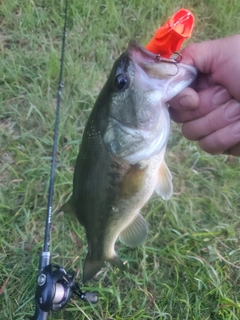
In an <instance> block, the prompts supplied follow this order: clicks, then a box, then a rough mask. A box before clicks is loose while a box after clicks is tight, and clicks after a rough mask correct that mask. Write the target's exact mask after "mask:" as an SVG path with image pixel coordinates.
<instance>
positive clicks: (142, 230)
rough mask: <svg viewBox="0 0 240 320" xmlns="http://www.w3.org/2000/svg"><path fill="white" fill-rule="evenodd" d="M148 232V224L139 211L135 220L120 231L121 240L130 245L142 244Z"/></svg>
mask: <svg viewBox="0 0 240 320" xmlns="http://www.w3.org/2000/svg"><path fill="white" fill-rule="evenodd" d="M147 234H148V225H147V222H146V221H145V219H144V218H143V216H142V215H141V214H140V213H139V214H138V215H137V216H136V217H135V218H134V220H133V221H132V222H131V223H130V224H129V225H128V226H127V227H126V228H125V229H124V230H123V231H122V232H121V233H120V235H119V240H120V241H121V242H122V243H124V244H126V245H127V246H129V247H136V246H139V245H140V244H142V243H143V242H144V241H145V239H146V237H147Z"/></svg>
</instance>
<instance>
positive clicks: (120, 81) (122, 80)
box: [115, 74, 129, 90]
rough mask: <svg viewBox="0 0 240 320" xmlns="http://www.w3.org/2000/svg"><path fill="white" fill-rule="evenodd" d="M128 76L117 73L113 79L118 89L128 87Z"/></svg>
mask: <svg viewBox="0 0 240 320" xmlns="http://www.w3.org/2000/svg"><path fill="white" fill-rule="evenodd" d="M128 83H129V81H128V78H127V77H126V76H125V74H119V75H118V76H117V77H116V79H115V86H116V88H117V89H118V90H124V89H127V87H128Z"/></svg>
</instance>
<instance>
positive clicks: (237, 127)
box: [169, 35, 240, 156]
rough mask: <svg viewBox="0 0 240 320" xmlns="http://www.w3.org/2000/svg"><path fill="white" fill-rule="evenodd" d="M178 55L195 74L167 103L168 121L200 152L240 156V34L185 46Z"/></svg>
mask: <svg viewBox="0 0 240 320" xmlns="http://www.w3.org/2000/svg"><path fill="white" fill-rule="evenodd" d="M182 55H183V59H182V62H183V63H186V64H190V65H193V66H195V67H196V68H197V69H198V70H199V74H198V77H197V79H196V82H195V83H194V84H193V86H192V89H191V88H186V89H184V90H183V91H182V92H181V93H179V94H178V95H177V96H176V97H174V98H173V99H172V100H171V101H170V102H169V103H170V108H169V111H170V115H171V118H172V120H174V121H176V122H179V123H183V126H182V133H183V135H184V136H185V137H186V138H187V139H189V140H194V141H198V143H199V146H200V147H201V148H202V149H203V150H204V151H206V152H209V153H211V154H220V153H227V154H232V155H235V156H240V58H239V57H240V35H234V36H230V37H227V38H222V39H218V40H212V41H206V42H202V43H196V44H192V45H189V46H188V47H186V48H185V49H183V51H182Z"/></svg>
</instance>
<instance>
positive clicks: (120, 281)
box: [0, 0, 240, 320]
mask: <svg viewBox="0 0 240 320" xmlns="http://www.w3.org/2000/svg"><path fill="white" fill-rule="evenodd" d="M182 7H185V8H187V9H190V10H191V11H192V12H193V13H194V15H195V17H196V23H195V28H194V32H193V36H192V38H191V39H190V41H189V42H196V41H202V40H206V39H214V38H217V37H222V36H226V35H230V34H233V33H237V32H240V1H239V0H225V1H223V0H219V1H215V0H208V1H206V0H202V1H196V0H189V1H187V0H186V1H176V0H173V1H171V2H170V1H167V0H163V1H159V0H149V1H141V0H139V1H136V0H129V1H124V0H123V1H113V0H105V1H97V0H92V1H90V0H88V1H86V0H81V1H80V0H69V14H68V35H67V39H66V55H65V67H64V83H65V86H64V89H63V97H62V109H61V121H60V133H59V144H58V158H57V169H56V179H55V194H54V209H53V216H52V227H51V237H52V239H51V252H52V262H54V263H57V264H62V265H64V266H65V267H66V269H67V270H72V269H75V270H77V271H78V278H79V279H80V278H81V270H82V265H83V262H84V258H85V256H86V253H87V244H86V239H85V234H84V230H83V228H82V227H81V226H80V224H79V223H77V221H76V219H75V217H72V216H67V215H61V214H58V213H57V212H58V209H59V208H60V206H61V205H62V204H63V203H64V202H65V200H66V199H67V198H68V196H69V195H70V193H71V189H72V176H73V168H74V164H75V160H76V156H77V153H78V149H79V144H80V142H81V137H82V132H83V129H84V125H85V123H86V119H87V117H88V115H89V112H90V110H91V108H92V106H93V103H94V101H95V99H96V97H97V95H98V93H99V91H100V89H101V88H102V86H103V84H104V82H105V80H106V78H107V75H108V73H109V71H110V69H111V66H112V64H113V62H114V60H115V59H116V58H117V57H118V56H119V54H120V53H121V52H122V51H123V50H125V49H126V46H127V43H128V41H129V40H130V39H135V40H137V41H138V42H140V43H141V44H143V45H145V44H146V43H147V42H148V40H149V39H150V38H151V37H152V35H153V33H154V31H155V29H156V28H157V27H158V26H159V25H161V24H163V23H164V22H165V21H166V20H167V19H168V18H169V17H170V16H171V15H172V14H173V13H175V12H176V11H177V10H178V9H180V8H182ZM63 10H64V1H63V0H60V1H56V0H48V1H45V0H38V1H34V0H21V1H17V0H6V1H3V2H2V3H1V7H0V17H1V19H0V23H1V25H0V53H1V57H0V75H1V77H0V319H1V320H5V319H6V320H13V319H14V320H20V319H23V318H24V316H25V315H26V314H31V313H33V311H34V301H33V297H34V293H35V288H36V283H35V282H36V276H37V268H38V260H39V254H40V253H41V250H42V245H43V238H44V227H45V216H46V207H47V195H48V182H49V173H50V164H51V152H52V144H53V130H54V122H55V107H56V95H57V86H58V77H59V59H60V51H61V37H62V28H63ZM199 54H201V53H199ZM167 163H168V165H169V167H170V169H171V172H172V174H173V177H174V179H173V183H174V195H173V197H172V198H171V199H170V200H169V201H167V202H164V201H161V200H160V199H159V198H158V197H157V196H156V195H154V196H153V197H152V199H151V201H150V202H149V203H148V204H147V205H146V206H145V207H144V209H143V214H144V215H145V217H146V218H147V221H148V223H149V229H150V231H149V237H148V239H147V242H146V243H145V245H144V246H142V247H139V248H137V249H129V248H127V247H126V246H124V245H119V256H120V257H122V259H124V260H127V261H128V263H127V268H126V271H125V272H123V271H120V270H118V269H117V268H115V267H111V266H109V265H107V266H106V268H104V269H103V270H102V272H101V273H100V274H99V275H98V277H97V279H96V280H93V281H91V282H89V284H88V285H89V286H91V287H92V288H93V289H94V290H96V291H97V292H98V295H99V303H98V304H96V305H94V306H91V305H88V304H84V303H83V302H82V301H81V300H77V299H75V300H71V301H70V302H69V304H68V305H67V307H66V308H65V309H64V310H63V311H60V312H58V313H51V315H50V317H49V319H69V320H70V319H76V320H78V319H79V320H80V319H93V320H95V319H104V320H110V319H117V320H121V319H128V320H130V319H136V320H137V319H156V320H160V319H166V320H177V319H178V320H187V319H189V320H190V319H191V320H200V319H201V320H235V319H240V229H239V228H240V174H239V172H240V170H239V165H240V158H234V157H231V156H211V155H208V154H206V153H204V152H203V151H201V150H200V149H199V148H198V146H197V144H196V143H194V142H189V141H187V140H185V139H184V138H183V137H182V135H181V130H180V127H179V126H178V125H175V124H173V125H172V134H171V137H170V140H169V145H168V151H167Z"/></svg>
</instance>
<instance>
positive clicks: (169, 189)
mask: <svg viewBox="0 0 240 320" xmlns="http://www.w3.org/2000/svg"><path fill="white" fill-rule="evenodd" d="M157 58H159V56H156V54H153V53H151V52H149V51H147V50H146V49H145V48H144V47H142V46H141V45H139V44H137V43H136V42H130V43H129V45H128V48H127V50H126V51H125V52H123V53H122V54H121V55H120V57H119V58H118V59H117V60H116V61H115V63H114V64H113V67H112V70H111V72H110V75H109V77H108V79H107V81H106V83H105V84H104V86H103V88H102V90H101V92H100V93H99V95H98V97H97V99H96V102H95V104H94V106H93V108H92V111H91V113H90V116H89V118H88V121H87V124H86V126H85V130H84V133H83V137H82V142H81V146H80V150H79V154H78V156H77V160H76V165H75V171H74V177H73V191H72V195H71V197H70V200H69V201H68V202H67V203H66V204H65V205H64V206H63V207H62V211H64V212H69V211H72V212H74V213H75V214H76V216H77V219H78V220H79V222H80V223H81V225H83V226H84V228H85V232H86V238H87V242H88V253H87V256H86V259H85V262H84V267H83V276H82V281H83V283H85V282H86V281H88V280H91V279H92V278H93V277H94V276H95V275H96V274H97V273H98V272H99V271H100V270H101V268H102V267H103V266H104V264H105V262H110V263H112V264H114V265H116V266H117V267H119V268H120V269H123V267H124V264H123V262H122V261H121V259H120V258H119V256H118V255H117V253H116V251H115V249H114V246H115V242H116V240H117V239H119V240H120V241H121V242H122V243H123V244H125V245H127V246H130V247H135V246H139V245H141V244H142V243H144V241H145V239H146V237H147V234H148V224H147V222H146V221H145V219H144V218H143V216H142V215H141V213H140V210H141V209H142V207H143V206H144V205H145V204H146V202H147V201H148V200H149V198H150V197H151V196H152V194H153V193H154V191H155V192H156V193H157V194H158V195H159V196H161V197H162V198H163V199H164V200H167V199H169V198H170V197H171V195H172V193H173V185H172V175H171V173H170V171H169V169H168V167H167V165H166V163H165V161H164V155H165V151H166V146H167V142H168V137H169V132H170V116H169V112H168V101H169V100H170V99H171V98H173V97H174V96H175V95H176V94H177V93H179V92H180V91H181V90H182V89H183V88H185V87H187V86H188V85H190V84H191V82H193V81H194V79H195V77H196V74H197V71H196V69H195V68H194V67H192V66H188V65H184V64H181V63H172V61H171V60H167V59H162V60H161V59H157Z"/></svg>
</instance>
